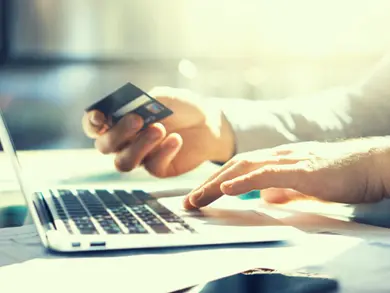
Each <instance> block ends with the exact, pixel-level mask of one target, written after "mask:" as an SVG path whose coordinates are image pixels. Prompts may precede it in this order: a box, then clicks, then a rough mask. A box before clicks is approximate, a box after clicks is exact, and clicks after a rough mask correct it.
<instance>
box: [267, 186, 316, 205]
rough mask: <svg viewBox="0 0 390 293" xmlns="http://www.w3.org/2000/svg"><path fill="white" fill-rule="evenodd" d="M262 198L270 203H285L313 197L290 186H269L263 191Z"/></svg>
mask: <svg viewBox="0 0 390 293" xmlns="http://www.w3.org/2000/svg"><path fill="white" fill-rule="evenodd" d="M261 198H262V199H264V200H265V201H266V202H268V203H274V204H284V203H288V202H290V201H294V200H302V199H308V198H311V197H309V196H308V195H305V194H303V193H302V192H299V191H296V190H294V189H290V188H267V189H263V190H262V191H261Z"/></svg>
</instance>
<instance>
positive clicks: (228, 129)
mask: <svg viewBox="0 0 390 293" xmlns="http://www.w3.org/2000/svg"><path fill="white" fill-rule="evenodd" d="M219 119H220V122H219V130H218V132H217V134H216V135H215V143H214V148H213V152H212V155H211V158H210V161H213V162H217V163H219V164H223V163H225V162H227V161H229V160H230V159H231V158H232V157H233V156H234V155H235V136H234V131H233V128H232V126H231V125H230V123H229V121H228V120H227V118H226V116H225V114H224V113H223V112H222V111H219Z"/></svg>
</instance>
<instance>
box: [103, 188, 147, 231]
mask: <svg viewBox="0 0 390 293" xmlns="http://www.w3.org/2000/svg"><path fill="white" fill-rule="evenodd" d="M96 194H97V196H98V197H99V198H100V199H101V200H102V201H103V203H104V204H105V205H106V206H107V207H108V208H109V209H110V211H111V212H112V213H113V214H114V215H115V216H116V217H117V218H118V220H119V221H121V223H122V224H123V225H124V226H125V227H126V228H127V229H128V233H130V234H133V233H147V232H148V231H147V230H146V229H145V228H144V227H143V226H142V224H141V223H140V222H139V221H138V220H137V219H136V218H135V217H134V216H133V215H132V214H131V213H130V212H129V211H128V210H127V209H126V207H125V206H124V204H123V203H122V202H121V201H119V200H118V199H117V198H116V197H115V196H114V195H113V194H111V193H109V192H108V191H106V190H96Z"/></svg>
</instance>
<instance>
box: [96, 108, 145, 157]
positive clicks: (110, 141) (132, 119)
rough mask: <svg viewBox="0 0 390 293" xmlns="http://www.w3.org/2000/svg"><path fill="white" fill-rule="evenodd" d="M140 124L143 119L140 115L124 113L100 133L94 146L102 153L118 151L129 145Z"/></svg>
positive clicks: (141, 124) (140, 126)
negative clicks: (123, 115)
mask: <svg viewBox="0 0 390 293" xmlns="http://www.w3.org/2000/svg"><path fill="white" fill-rule="evenodd" d="M142 126H143V120H142V118H141V117H140V116H138V115H136V114H129V115H126V116H125V117H123V118H122V119H121V120H119V122H118V123H117V124H116V125H115V126H114V127H112V128H111V129H110V130H109V131H107V132H105V133H104V134H102V135H101V136H100V137H99V138H98V139H97V140H96V142H95V146H96V148H97V149H98V150H99V151H100V152H101V153H103V154H109V153H115V152H118V151H120V150H121V148H123V146H124V145H129V143H130V142H131V141H132V140H134V139H135V137H136V135H137V133H138V132H139V130H140V129H141V128H142Z"/></svg>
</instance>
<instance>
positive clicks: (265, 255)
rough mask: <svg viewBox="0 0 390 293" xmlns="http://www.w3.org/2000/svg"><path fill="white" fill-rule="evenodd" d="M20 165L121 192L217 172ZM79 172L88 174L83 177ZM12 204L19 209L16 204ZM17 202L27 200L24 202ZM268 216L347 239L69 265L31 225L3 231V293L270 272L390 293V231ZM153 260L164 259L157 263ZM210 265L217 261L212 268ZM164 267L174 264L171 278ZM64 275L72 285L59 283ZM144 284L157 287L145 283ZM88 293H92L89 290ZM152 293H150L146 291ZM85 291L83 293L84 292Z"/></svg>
mask: <svg viewBox="0 0 390 293" xmlns="http://www.w3.org/2000/svg"><path fill="white" fill-rule="evenodd" d="M70 160H72V161H73V160H74V161H77V162H78V164H77V165H73V163H70V164H69V161H70ZM21 161H22V163H23V162H25V163H26V164H27V166H28V168H27V169H30V171H34V169H35V174H41V177H44V178H45V181H47V182H50V183H53V184H54V183H59V184H61V185H66V184H74V183H81V184H88V185H90V184H91V182H93V183H94V185H97V186H106V184H119V185H124V186H127V187H128V185H129V182H131V183H130V184H132V187H133V186H134V187H135V188H138V187H141V188H144V187H145V186H147V187H153V186H154V187H159V188H164V187H163V186H172V185H173V184H174V186H176V187H177V188H179V187H183V188H184V187H192V186H193V185H197V184H198V183H199V182H201V181H203V180H204V179H205V178H206V177H207V176H208V175H209V174H210V172H211V171H212V168H213V166H204V167H202V168H203V169H199V170H196V171H195V172H193V173H191V174H187V175H185V176H182V177H180V178H177V179H169V180H159V179H152V178H150V177H148V176H147V175H146V174H145V173H144V172H143V171H142V170H137V171H136V172H133V173H132V174H122V175H117V174H116V173H115V170H114V169H113V166H112V158H110V157H108V156H101V155H99V154H97V153H95V152H94V151H91V150H82V151H77V152H75V151H53V152H46V153H41V152H27V153H23V154H22V156H21ZM74 161H73V162H74ZM0 162H2V163H1V164H0V166H1V170H2V172H1V174H4V177H1V178H2V179H3V182H6V183H7V184H4V185H3V187H6V188H5V189H6V190H8V192H14V195H15V194H16V193H15V188H16V187H17V185H15V182H13V180H12V176H9V175H10V173H9V169H8V171H5V170H6V167H5V166H6V163H5V162H4V161H0ZM3 162H4V163H3ZM59 166H64V168H59ZM8 167H10V166H8ZM31 168H32V169H31ZM82 168H84V169H83V170H80V169H82ZM88 170H89V171H88ZM53 171H55V172H53ZM87 171H88V172H87ZM102 173H103V174H108V175H107V176H108V178H109V179H105V180H101V181H99V178H100V177H99V176H100V175H101V174H102ZM113 174H114V175H113ZM11 175H12V174H11ZM7 176H8V177H7ZM110 176H111V177H110ZM113 177H114V179H113ZM7 178H8V179H7ZM37 179H42V178H37ZM6 180H8V181H6ZM8 183H9V184H8ZM162 183H164V184H162ZM5 194H8V193H7V191H5V192H3V193H2V194H0V198H1V197H2V196H4V197H3V199H4V198H5V197H6V196H5ZM12 200H13V201H14V202H17V200H16V199H15V198H14V197H12ZM18 200H22V199H21V197H20V198H19V199H18ZM5 202H6V200H3V203H5ZM21 202H22V201H21ZM254 204H255V203H254V202H252V201H246V202H244V201H239V200H238V199H237V208H239V206H244V205H254ZM259 208H263V209H264V208H265V206H263V205H260V206H259ZM267 212H269V213H273V214H274V215H275V216H276V217H279V219H280V220H281V221H284V222H285V223H287V224H291V225H294V226H296V227H298V228H300V229H302V230H305V231H307V232H311V233H315V232H326V233H334V234H345V235H348V236H340V235H313V237H309V238H308V239H307V240H306V241H305V242H303V243H300V245H297V246H292V247H289V246H288V247H267V246H258V247H250V248H251V249H249V248H248V247H229V248H213V249H211V248H210V249H208V250H207V251H202V250H201V249H194V250H186V249H179V250H177V251H175V252H174V253H173V252H172V251H170V252H163V253H161V252H154V253H151V252H150V251H148V252H125V253H124V254H123V253H122V254H109V255H106V254H105V255H99V257H88V258H82V257H75V258H71V259H64V258H63V256H59V255H53V254H49V253H47V252H46V251H44V250H43V248H42V247H41V245H40V243H39V240H38V238H37V236H36V233H35V230H34V227H33V226H29V225H27V226H23V227H19V228H9V229H2V230H0V284H1V286H6V284H8V285H9V286H10V287H5V288H7V289H9V292H11V291H13V292H19V291H20V290H21V289H22V288H24V289H26V290H32V291H33V292H37V291H38V290H39V291H40V292H52V291H53V290H55V291H56V292H59V291H60V292H78V291H83V292H85V291H91V290H89V289H93V292H107V291H109V290H111V291H112V290H115V289H117V290H118V289H119V290H121V291H123V290H124V289H125V288H126V289H128V291H129V292H160V290H161V292H166V291H171V290H177V289H180V288H183V287H187V286H189V285H195V284H199V283H204V282H207V281H210V280H215V279H218V278H222V277H224V276H228V275H231V274H234V273H238V272H242V271H244V270H247V269H251V268H255V267H268V268H275V269H279V270H282V271H286V270H300V271H307V272H314V273H323V274H329V275H332V276H334V277H336V278H337V279H338V280H339V282H340V285H341V288H340V290H339V292H343V293H345V292H389V291H390V285H388V282H386V281H387V280H388V279H390V234H389V230H388V229H384V228H378V227H372V226H367V225H362V224H357V223H353V222H347V221H341V220H339V219H335V218H330V217H324V216H319V215H313V214H308V213H305V212H297V211H296V210H290V211H289V210H287V209H286V207H284V208H283V209H280V208H278V207H274V208H272V209H271V208H270V207H267ZM253 248H254V249H253ZM156 254H157V255H158V256H159V258H156ZM95 256H96V255H95ZM130 257H131V258H130ZM141 257H142V258H141ZM204 259H205V260H208V261H209V262H208V263H207V266H205V265H204V261H202V260H204ZM156 260H158V261H157V262H156ZM211 260H214V261H213V262H210V261H211ZM221 260H223V261H225V262H226V260H228V261H230V262H231V263H234V266H226V265H225V264H224V263H222V261H221ZM167 264H169V266H168V268H169V271H168V269H167ZM202 264H203V266H202ZM60 269H61V271H60ZM60 272H62V273H63V274H65V275H66V276H67V277H64V276H61V274H60ZM64 272H65V273H64ZM75 272H77V274H75ZM92 272H93V274H92ZM38 276H39V277H38ZM142 276H143V277H147V278H148V280H153V281H149V282H147V283H143V281H142V278H141V277H142ZM130 277H133V279H131V278H130ZM37 278H45V279H44V281H45V282H46V286H43V287H41V286H40V284H39V283H38V282H37ZM62 278H64V279H62ZM129 278H130V279H129ZM19 279H20V280H19ZM65 280H67V282H65ZM107 280H109V281H110V282H108V281H107ZM112 280H117V281H116V283H115V284H114V285H117V286H118V287H115V286H114V287H112V286H113V284H112ZM99 281H106V282H103V283H101V282H99ZM49 284H52V286H53V287H50V286H49ZM59 284H60V285H59ZM83 285H84V286H83ZM86 285H88V286H91V287H87V288H89V289H86V288H85V286H86ZM124 286H125V287H124ZM147 286H149V287H148V288H149V289H151V290H153V291H151V290H145V291H143V290H144V289H145V287H147ZM2 288H4V287H2ZM80 288H84V289H83V290H80ZM141 288H142V289H141ZM19 289H20V290H19ZM77 289H78V290H77ZM70 290H71V291H70ZM154 290H155V291H154Z"/></svg>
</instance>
